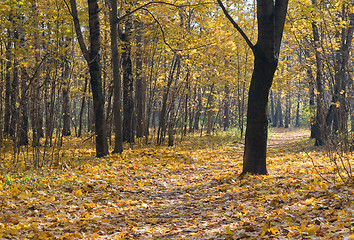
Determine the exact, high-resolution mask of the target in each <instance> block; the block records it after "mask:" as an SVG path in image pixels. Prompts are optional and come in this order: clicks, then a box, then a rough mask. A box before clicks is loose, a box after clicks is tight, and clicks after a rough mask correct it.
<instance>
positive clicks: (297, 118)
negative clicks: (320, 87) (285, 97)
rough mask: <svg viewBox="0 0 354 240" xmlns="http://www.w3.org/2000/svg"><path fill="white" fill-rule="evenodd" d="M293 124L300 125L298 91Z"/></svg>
mask: <svg viewBox="0 0 354 240" xmlns="http://www.w3.org/2000/svg"><path fill="white" fill-rule="evenodd" d="M295 126H296V127H300V91H299V92H298V93H297V105H296V118H295Z"/></svg>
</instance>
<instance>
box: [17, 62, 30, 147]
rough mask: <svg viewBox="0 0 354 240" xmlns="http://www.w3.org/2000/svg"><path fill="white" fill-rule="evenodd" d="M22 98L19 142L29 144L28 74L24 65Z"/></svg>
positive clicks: (22, 144)
mask: <svg viewBox="0 0 354 240" xmlns="http://www.w3.org/2000/svg"><path fill="white" fill-rule="evenodd" d="M21 72H22V73H21V98H20V116H19V118H20V120H19V122H20V124H19V128H18V140H19V141H18V144H19V146H27V145H28V133H27V132H28V91H27V89H28V86H27V81H28V80H29V79H28V74H27V71H26V69H25V68H24V67H23V68H22V70H21Z"/></svg>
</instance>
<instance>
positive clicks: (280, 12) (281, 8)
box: [274, 0, 289, 56]
mask: <svg viewBox="0 0 354 240" xmlns="http://www.w3.org/2000/svg"><path fill="white" fill-rule="evenodd" d="M288 2H289V1H288V0H280V1H279V0H277V1H276V2H275V19H274V23H275V29H274V38H275V43H274V46H275V55H276V56H278V55H279V51H280V45H281V39H282V37H283V30H284V24H285V18H286V12H287V9H288Z"/></svg>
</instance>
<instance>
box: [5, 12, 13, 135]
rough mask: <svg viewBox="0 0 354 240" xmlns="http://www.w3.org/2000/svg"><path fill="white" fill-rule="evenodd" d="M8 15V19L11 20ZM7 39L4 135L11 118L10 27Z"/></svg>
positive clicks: (7, 132)
mask: <svg viewBox="0 0 354 240" xmlns="http://www.w3.org/2000/svg"><path fill="white" fill-rule="evenodd" d="M11 19H12V18H11V16H10V21H11ZM7 32H8V41H7V44H6V75H5V115H4V135H5V137H6V136H7V135H9V134H10V118H11V104H10V98H11V66H12V60H11V58H12V53H11V47H12V41H11V39H12V34H11V30H10V28H8V29H7Z"/></svg>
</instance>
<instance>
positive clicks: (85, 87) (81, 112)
mask: <svg viewBox="0 0 354 240" xmlns="http://www.w3.org/2000/svg"><path fill="white" fill-rule="evenodd" d="M87 80H88V78H87V77H85V83H84V90H83V94H82V100H81V108H80V113H79V114H80V115H79V130H78V132H77V137H81V133H82V118H83V115H84V109H85V100H86V91H87Z"/></svg>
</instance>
